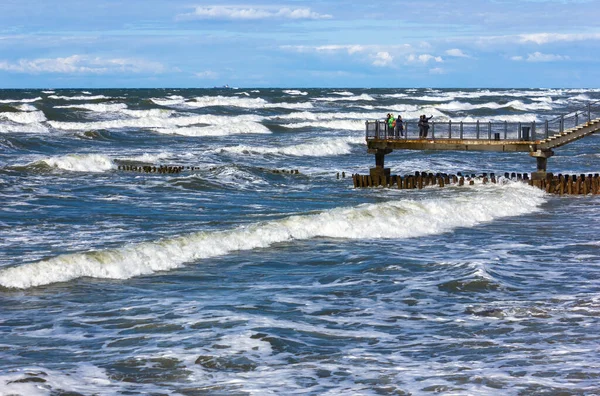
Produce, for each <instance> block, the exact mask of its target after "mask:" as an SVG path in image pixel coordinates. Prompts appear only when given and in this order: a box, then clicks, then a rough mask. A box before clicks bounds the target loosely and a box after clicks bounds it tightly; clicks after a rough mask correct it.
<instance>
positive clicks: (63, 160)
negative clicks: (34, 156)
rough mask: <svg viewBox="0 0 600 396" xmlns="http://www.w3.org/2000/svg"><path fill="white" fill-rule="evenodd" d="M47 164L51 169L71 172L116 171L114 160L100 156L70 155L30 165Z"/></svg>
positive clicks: (46, 159)
mask: <svg viewBox="0 0 600 396" xmlns="http://www.w3.org/2000/svg"><path fill="white" fill-rule="evenodd" d="M40 163H43V164H46V165H47V166H49V167H50V168H55V169H62V170H66V171H70V172H106V171H108V170H111V169H114V168H115V164H114V163H113V161H112V159H111V158H109V157H107V156H105V155H100V154H69V155H65V156H60V157H52V158H45V159H43V160H41V161H37V162H35V163H33V164H30V165H34V166H35V165H37V164H40Z"/></svg>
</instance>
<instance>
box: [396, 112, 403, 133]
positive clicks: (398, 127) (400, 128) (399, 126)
mask: <svg viewBox="0 0 600 396" xmlns="http://www.w3.org/2000/svg"><path fill="white" fill-rule="evenodd" d="M403 131H404V125H403V121H402V116H401V115H400V114H398V118H396V126H395V127H394V135H395V136H396V137H400V136H404V133H403Z"/></svg>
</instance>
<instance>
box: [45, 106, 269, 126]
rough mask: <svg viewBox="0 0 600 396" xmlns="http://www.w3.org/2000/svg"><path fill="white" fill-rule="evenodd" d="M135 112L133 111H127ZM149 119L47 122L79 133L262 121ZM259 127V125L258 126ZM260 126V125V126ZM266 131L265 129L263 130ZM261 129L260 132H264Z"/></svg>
mask: <svg viewBox="0 0 600 396" xmlns="http://www.w3.org/2000/svg"><path fill="white" fill-rule="evenodd" d="M129 111H135V110H129ZM152 114H153V116H150V117H144V116H142V117H138V118H128V119H118V120H108V121H94V122H61V121H48V124H50V126H52V127H53V128H56V129H61V130H67V131H73V130H75V131H81V130H88V129H93V130H98V129H123V128H168V129H174V128H176V127H187V126H191V125H198V124H200V125H203V126H209V125H212V126H217V127H222V128H225V127H229V126H231V127H232V129H238V128H237V127H236V125H237V124H240V123H244V122H253V123H255V124H258V123H259V122H260V121H262V119H263V118H262V117H259V116H256V115H241V116H236V117H228V116H215V115H210V114H205V115H195V116H188V117H167V118H165V117H164V116H165V115H166V114H168V113H165V112H162V111H161V112H160V113H156V114H159V115H160V116H156V114H154V113H152ZM258 125H260V124H258ZM261 126H262V125H261ZM264 129H266V127H265V128H264ZM264 129H262V130H264Z"/></svg>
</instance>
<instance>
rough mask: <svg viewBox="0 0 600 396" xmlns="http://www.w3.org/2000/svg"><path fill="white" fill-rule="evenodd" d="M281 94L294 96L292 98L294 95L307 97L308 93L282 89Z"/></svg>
mask: <svg viewBox="0 0 600 396" xmlns="http://www.w3.org/2000/svg"><path fill="white" fill-rule="evenodd" d="M282 92H283V93H285V94H288V95H294V96H296V95H302V96H306V95H308V92H305V91H299V90H297V89H284V90H283V91H282Z"/></svg>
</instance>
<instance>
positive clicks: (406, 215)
mask: <svg viewBox="0 0 600 396" xmlns="http://www.w3.org/2000/svg"><path fill="white" fill-rule="evenodd" d="M463 188H468V189H470V192H471V193H469V194H461V193H459V192H457V193H456V195H455V196H453V197H450V198H444V199H439V198H432V199H425V200H421V201H419V200H410V199H402V200H394V201H389V202H384V203H376V204H362V205H359V206H355V207H342V208H335V209H331V210H326V211H324V212H321V213H318V214H305V215H296V216H289V217H285V218H282V219H279V220H271V221H266V222H260V223H254V224H250V225H247V226H242V227H238V228H235V229H231V230H224V231H206V232H204V231H202V232H196V233H191V234H186V235H182V236H178V237H172V238H166V239H162V240H158V241H154V242H142V243H137V244H130V245H125V246H123V247H120V248H114V249H107V250H101V251H91V252H85V253H74V254H63V255H60V256H57V257H54V258H51V259H48V260H43V261H39V262H34V263H29V264H24V265H19V266H15V267H10V268H5V269H2V270H0V285H2V286H4V287H7V288H18V289H26V288H30V287H34V286H40V285H47V284H51V283H55V282H66V281H69V280H72V279H76V278H80V277H95V278H104V279H128V278H131V277H134V276H140V275H149V274H152V273H155V272H157V271H167V270H170V269H174V268H178V267H181V266H183V265H185V264H186V263H191V262H195V261H198V260H204V259H208V258H211V257H217V256H221V255H226V254H230V253H233V252H236V251H243V250H250V249H256V248H267V247H270V246H272V245H273V244H276V243H280V242H289V241H293V240H306V239H312V238H317V237H324V238H340V239H348V240H353V239H373V238H377V239H378V238H393V239H407V238H417V237H422V236H426V235H433V234H440V233H446V232H451V231H453V230H455V229H457V228H459V227H474V226H476V225H478V224H480V223H482V222H488V221H492V220H494V219H497V218H501V217H507V216H517V215H521V214H527V213H532V212H535V211H537V210H539V207H540V205H541V204H542V203H543V202H545V194H544V193H543V192H542V191H540V190H538V189H535V188H533V187H529V186H526V185H524V184H522V183H508V184H505V185H489V184H488V185H480V186H470V187H463Z"/></svg>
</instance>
